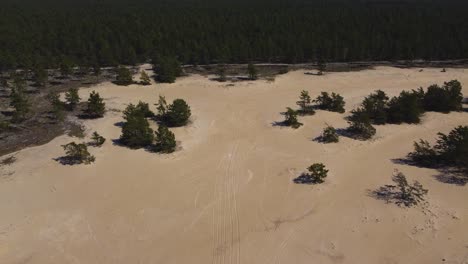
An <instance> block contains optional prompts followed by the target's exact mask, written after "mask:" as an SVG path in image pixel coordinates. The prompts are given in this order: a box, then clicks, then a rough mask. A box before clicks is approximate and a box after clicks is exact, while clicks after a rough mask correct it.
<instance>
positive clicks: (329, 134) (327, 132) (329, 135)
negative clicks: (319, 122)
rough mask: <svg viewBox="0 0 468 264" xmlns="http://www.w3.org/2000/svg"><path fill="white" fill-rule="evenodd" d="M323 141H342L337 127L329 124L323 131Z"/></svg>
mask: <svg viewBox="0 0 468 264" xmlns="http://www.w3.org/2000/svg"><path fill="white" fill-rule="evenodd" d="M321 141H322V142H324V143H336V142H338V141H340V138H339V136H338V133H337V132H336V129H335V128H334V127H332V126H327V127H326V128H325V129H324V130H323V133H322V136H321Z"/></svg>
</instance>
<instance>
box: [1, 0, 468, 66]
mask: <svg viewBox="0 0 468 264" xmlns="http://www.w3.org/2000/svg"><path fill="white" fill-rule="evenodd" d="M0 2H1V6H2V8H0V70H6V69H13V68H30V67H37V66H40V67H47V68H54V67H58V66H59V65H61V64H68V65H86V66H97V65H100V66H113V65H118V64H135V63H140V62H145V61H149V60H151V59H152V58H155V57H156V58H157V57H159V56H175V57H177V59H178V60H179V61H180V62H181V63H184V64H207V63H237V62H249V61H257V62H260V61H261V62H287V63H299V62H313V61H319V60H323V61H357V60H400V59H404V60H407V59H427V60H444V59H457V58H468V19H467V17H466V14H467V13H466V11H467V10H468V3H466V1H454V0H452V1H423V0H413V1H408V0H407V1H398V2H396V1H376V0H374V1H345V0H341V1H338V0H337V1H318V0H316V1H311V0H309V1H307V0H292V1H286V0H270V1H265V0H257V1H246V0H238V1H227V0H224V1H223V0H221V1H219V0H180V1H169V0H165V1H164V0H152V1H150V0H139V1H131V0H112V1H111V0H100V1H98V0H94V1H92V0H80V1H72V0H63V1H58V0H45V1H36V0H0Z"/></svg>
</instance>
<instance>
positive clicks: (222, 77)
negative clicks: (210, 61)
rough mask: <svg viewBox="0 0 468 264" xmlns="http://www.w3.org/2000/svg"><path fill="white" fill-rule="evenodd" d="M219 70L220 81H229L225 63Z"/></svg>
mask: <svg viewBox="0 0 468 264" xmlns="http://www.w3.org/2000/svg"><path fill="white" fill-rule="evenodd" d="M217 72H218V81H220V82H225V81H227V78H226V67H224V66H223V65H222V66H219V67H218V70H217Z"/></svg>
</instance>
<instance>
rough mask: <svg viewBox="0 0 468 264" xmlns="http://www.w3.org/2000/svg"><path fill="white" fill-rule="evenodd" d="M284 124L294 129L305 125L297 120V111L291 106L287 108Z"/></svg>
mask: <svg viewBox="0 0 468 264" xmlns="http://www.w3.org/2000/svg"><path fill="white" fill-rule="evenodd" d="M284 124H285V125H287V126H290V127H292V128H294V129H297V128H299V127H300V126H302V125H303V124H302V123H300V122H299V121H297V112H296V111H294V110H293V109H291V108H289V107H287V108H286V113H285V120H284Z"/></svg>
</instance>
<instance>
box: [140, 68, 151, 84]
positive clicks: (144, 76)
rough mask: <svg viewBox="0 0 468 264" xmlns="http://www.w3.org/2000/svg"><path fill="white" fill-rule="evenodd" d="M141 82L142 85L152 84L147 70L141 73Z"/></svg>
mask: <svg viewBox="0 0 468 264" xmlns="http://www.w3.org/2000/svg"><path fill="white" fill-rule="evenodd" d="M140 84H141V85H151V79H150V77H149V76H148V74H147V73H146V71H144V70H142V71H141V75H140Z"/></svg>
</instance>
